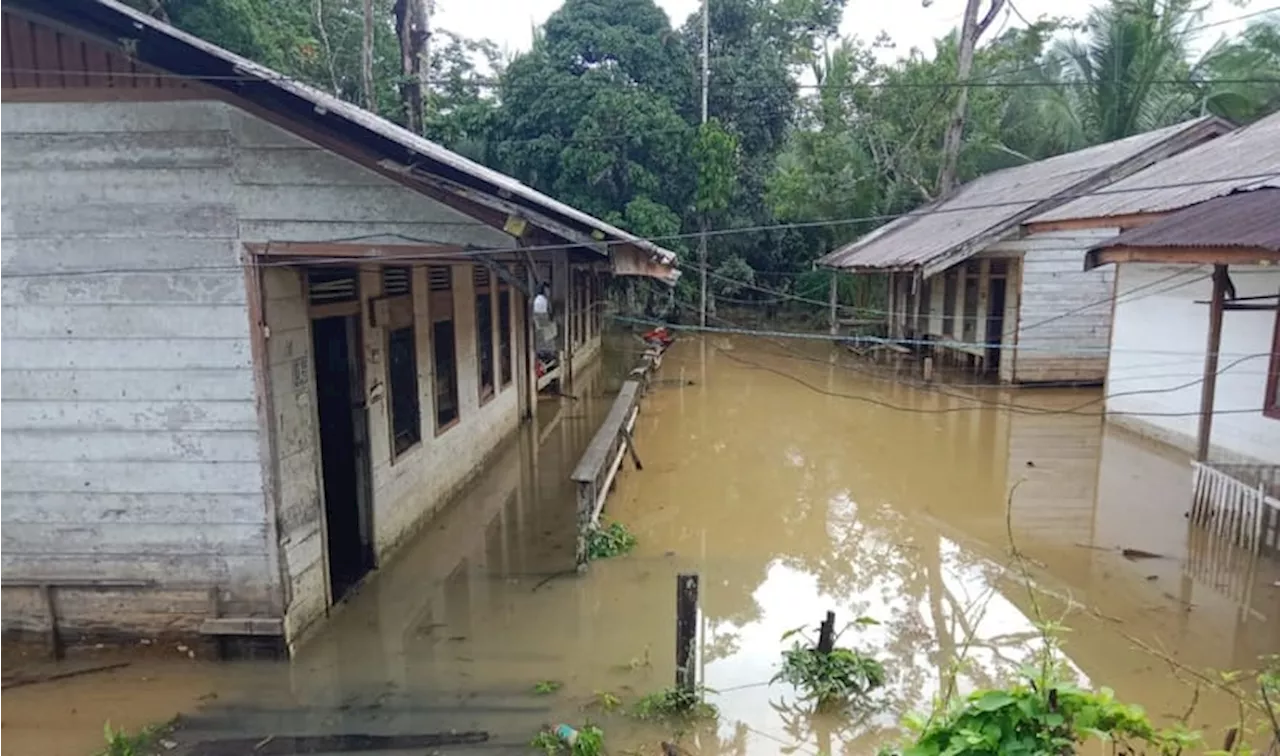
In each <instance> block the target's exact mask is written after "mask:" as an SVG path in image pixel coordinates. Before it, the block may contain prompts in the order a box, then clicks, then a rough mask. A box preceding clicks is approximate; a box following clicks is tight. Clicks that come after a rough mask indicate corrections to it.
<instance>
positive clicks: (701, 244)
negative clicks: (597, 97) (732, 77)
mask: <svg viewBox="0 0 1280 756" xmlns="http://www.w3.org/2000/svg"><path fill="white" fill-rule="evenodd" d="M710 6H711V2H710V0H702V125H703V126H704V127H705V126H706V125H707V89H708V85H709V83H710V80H711V13H710ZM698 225H699V226H701V231H702V233H701V234H699V235H698V262H699V267H700V268H701V270H702V305H701V307H699V308H698V312H699V313H700V314H701V320H700V324H701V326H702V327H703V328H706V327H707V214H706V211H705V210H704V211H703V212H702V213H700V214H699V217H698Z"/></svg>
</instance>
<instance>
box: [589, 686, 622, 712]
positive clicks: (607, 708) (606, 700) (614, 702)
mask: <svg viewBox="0 0 1280 756" xmlns="http://www.w3.org/2000/svg"><path fill="white" fill-rule="evenodd" d="M592 703H594V704H595V705H596V706H599V707H600V710H601V711H604V712H614V711H617V710H618V709H620V708H622V699H621V698H618V697H617V696H615V695H614V694H612V693H610V692H609V691H607V690H597V691H596V700H595V701H593V702H592Z"/></svg>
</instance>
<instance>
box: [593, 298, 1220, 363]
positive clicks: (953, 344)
mask: <svg viewBox="0 0 1280 756" xmlns="http://www.w3.org/2000/svg"><path fill="white" fill-rule="evenodd" d="M681 305H683V303H681ZM611 317H612V318H613V319H614V320H617V321H619V322H623V323H631V324H633V325H643V326H649V327H659V326H664V327H667V328H675V329H680V330H684V331H699V332H705V333H711V334H720V335H726V336H733V335H738V336H759V337H764V338H777V339H796V340H799V341H829V342H841V343H853V344H865V345H868V346H903V347H911V346H916V347H944V348H948V349H955V350H958V351H978V350H985V349H1001V348H1003V349H1018V350H1019V351H1025V352H1051V353H1053V354H1107V353H1111V354H1114V353H1128V354H1159V355H1167V356H1185V355H1186V354H1187V353H1186V352H1179V351H1175V350H1170V349H1138V348H1125V349H1113V348H1111V347H1110V346H1097V347H1088V346H1078V347H1074V348H1061V347H1056V346H1040V347H1033V346H1017V347H1008V346H1006V345H1003V344H1000V343H999V342H995V343H986V342H973V341H956V340H954V339H903V338H888V337H884V336H850V335H840V334H830V333H826V332H822V333H817V332H813V331H779V330H765V329H760V330H752V329H746V328H721V327H718V326H705V327H704V326H694V325H682V324H680V323H669V322H667V321H664V320H656V319H653V318H637V317H631V316H627V315H612V316H611ZM1218 354H1219V355H1220V356H1223V357H1239V356H1241V354H1242V353H1240V352H1223V351H1219V352H1218Z"/></svg>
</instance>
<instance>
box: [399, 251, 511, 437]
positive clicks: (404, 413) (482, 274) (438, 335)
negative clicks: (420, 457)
mask: <svg viewBox="0 0 1280 756" xmlns="http://www.w3.org/2000/svg"><path fill="white" fill-rule="evenodd" d="M472 270H473V276H474V283H475V339H476V362H477V372H478V379H479V393H480V396H479V399H480V404H482V405H483V404H485V403H486V402H488V401H489V400H490V399H492V398H493V396H494V394H495V393H496V392H497V391H502V390H504V389H506V388H507V387H509V386H510V385H511V383H512V379H513V376H514V373H513V366H512V358H511V343H512V342H511V339H512V320H511V290H510V289H509V288H508V287H507V286H506V285H505V284H497V282H495V281H493V280H492V279H491V277H490V274H489V270H488V269H487V268H484V267H480V266H476V267H474V268H473V269H472ZM411 281H412V274H411V271H410V269H409V268H400V267H389V268H384V269H383V295H384V298H385V297H391V298H392V299H391V300H389V301H388V306H387V307H386V311H387V313H388V322H387V339H386V344H387V388H388V394H389V406H390V409H391V434H392V451H393V458H394V457H395V456H399V455H400V454H403V453H404V452H405V451H407V450H408V449H409V448H410V447H412V446H413V445H414V444H416V443H418V442H419V441H420V440H421V438H422V418H421V410H420V408H419V406H418V366H417V348H416V344H417V341H416V332H415V328H416V321H415V319H414V317H413V291H412V284H411V283H410V282H411ZM427 289H428V310H429V319H430V323H431V361H432V365H431V371H432V375H433V377H434V380H433V384H434V386H435V428H436V433H442V432H444V431H445V430H447V429H449V428H451V427H452V426H453V425H454V424H455V423H457V422H458V420H459V418H460V417H461V405H460V403H459V401H458V350H457V333H456V329H455V326H454V302H453V289H454V287H453V269H452V268H451V267H448V266H442V265H441V266H435V265H432V266H428V267H427ZM495 310H496V313H495ZM495 317H496V328H495ZM495 330H496V332H497V338H496V341H495ZM495 345H496V347H497V349H496V353H495ZM495 374H496V375H495ZM495 380H496V385H495Z"/></svg>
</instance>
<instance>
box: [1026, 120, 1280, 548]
mask: <svg viewBox="0 0 1280 756" xmlns="http://www.w3.org/2000/svg"><path fill="white" fill-rule="evenodd" d="M1112 188H1113V189H1114V190H1116V191H1115V192H1114V193H1112V194H1109V195H1099V196H1092V197H1082V198H1080V199H1077V200H1075V201H1073V202H1071V203H1068V204H1066V205H1063V206H1062V207H1059V208H1056V209H1054V210H1052V211H1050V212H1047V213H1045V214H1042V215H1041V216H1039V217H1037V218H1034V219H1032V221H1031V222H1030V223H1028V224H1027V228H1028V230H1029V231H1031V232H1032V233H1033V234H1034V233H1037V232H1040V231H1044V230H1048V231H1058V230H1062V229H1072V230H1075V229H1079V230H1090V229H1095V228H1115V227H1121V228H1126V229H1127V230H1125V231H1124V232H1123V233H1121V234H1120V235H1119V236H1115V237H1111V238H1109V239H1108V240H1106V241H1104V242H1101V243H1099V244H1097V245H1095V246H1094V247H1093V248H1092V249H1091V250H1090V251H1089V253H1088V255H1087V256H1086V258H1085V264H1084V267H1085V268H1086V269H1088V270H1106V269H1109V270H1112V271H1114V275H1115V277H1116V287H1117V290H1116V296H1115V304H1114V313H1113V316H1112V317H1113V327H1112V334H1111V351H1110V359H1109V361H1108V364H1107V373H1106V412H1107V418H1108V421H1109V422H1112V423H1116V424H1119V425H1123V426H1125V427H1128V428H1130V429H1132V430H1135V431H1137V432H1139V433H1141V434H1143V435H1146V436H1149V437H1152V438H1154V439H1156V440H1158V441H1162V442H1164V443H1166V444H1169V445H1172V446H1174V447H1176V448H1178V449H1181V450H1183V451H1184V452H1185V453H1187V454H1190V455H1193V457H1194V469H1195V476H1194V480H1193V481H1192V486H1193V496H1194V503H1193V507H1192V517H1193V519H1202V520H1205V521H1206V522H1207V524H1209V525H1210V526H1211V527H1213V528H1226V529H1227V531H1228V532H1225V533H1224V535H1226V536H1227V537H1228V539H1229V540H1232V541H1236V542H1238V543H1240V544H1241V545H1244V546H1246V547H1249V548H1250V549H1254V550H1256V549H1259V548H1261V549H1265V550H1269V551H1272V552H1275V553H1280V396H1278V395H1277V391H1278V384H1280V377H1278V376H1280V265H1278V264H1280V115H1273V116H1270V117H1268V118H1264V119H1262V120H1260V121H1258V122H1256V123H1254V124H1252V125H1250V126H1248V127H1246V128H1242V129H1239V130H1238V131H1235V132H1232V133H1231V134H1228V135H1227V136H1224V137H1221V138H1219V139H1216V140H1214V141H1212V142H1208V143H1206V144H1204V145H1202V146H1200V147H1198V148H1196V149H1193V150H1188V151H1187V152H1184V153H1182V154H1181V155H1177V156H1175V157H1171V158H1169V159H1168V160H1167V161H1164V162H1161V163H1159V164H1157V165H1155V166H1152V167H1151V168H1148V169H1147V170H1145V171H1142V172H1140V173H1136V174H1134V175H1132V176H1129V177H1128V178H1126V179H1124V180H1122V181H1119V182H1117V183H1116V184H1114V185H1113V187H1112Z"/></svg>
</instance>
